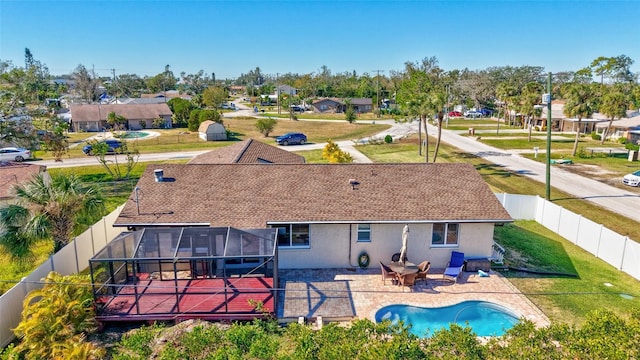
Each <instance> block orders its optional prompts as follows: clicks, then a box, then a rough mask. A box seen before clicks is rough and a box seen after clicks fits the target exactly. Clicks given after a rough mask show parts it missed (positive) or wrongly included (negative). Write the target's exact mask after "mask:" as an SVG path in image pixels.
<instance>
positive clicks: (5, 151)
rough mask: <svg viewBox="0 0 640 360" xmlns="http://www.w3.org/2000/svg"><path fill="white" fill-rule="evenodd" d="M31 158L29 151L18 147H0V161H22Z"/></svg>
mask: <svg viewBox="0 0 640 360" xmlns="http://www.w3.org/2000/svg"><path fill="white" fill-rule="evenodd" d="M30 158H31V151H30V150H27V149H23V148H18V147H6V148H2V149H0V161H17V162H20V161H24V160H25V159H30Z"/></svg>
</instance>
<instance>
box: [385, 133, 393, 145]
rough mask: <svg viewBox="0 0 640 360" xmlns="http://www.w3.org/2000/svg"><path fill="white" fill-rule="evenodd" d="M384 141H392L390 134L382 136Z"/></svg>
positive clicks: (389, 142) (388, 142)
mask: <svg viewBox="0 0 640 360" xmlns="http://www.w3.org/2000/svg"><path fill="white" fill-rule="evenodd" d="M384 142H385V143H387V144H391V143H392V142H393V138H392V137H391V135H387V136H385V137H384Z"/></svg>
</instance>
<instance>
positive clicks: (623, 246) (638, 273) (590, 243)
mask: <svg viewBox="0 0 640 360" xmlns="http://www.w3.org/2000/svg"><path fill="white" fill-rule="evenodd" d="M496 195H497V197H498V199H499V200H500V201H501V202H502V206H504V207H505V209H507V211H508V212H509V214H510V215H511V217H513V218H514V219H523V220H535V221H536V222H538V223H540V224H542V225H543V226H544V227H546V228H547V229H549V230H551V231H553V232H555V233H556V234H558V235H560V236H562V237H563V238H565V239H567V240H568V241H570V242H572V243H573V244H575V245H577V246H579V247H581V248H582V249H584V250H586V251H588V252H590V253H591V254H593V255H594V256H596V257H597V258H599V259H601V260H603V261H605V262H606V263H608V264H609V265H611V266H613V267H615V268H616V269H618V270H621V271H624V272H625V273H627V274H629V275H631V276H633V277H634V278H636V279H638V280H640V262H638V261H637V259H640V243H638V242H636V241H634V240H632V239H630V238H629V237H627V236H624V235H620V234H618V233H616V232H614V231H613V230H610V229H608V228H606V227H604V226H603V225H601V224H598V223H596V222H594V221H591V220H589V219H586V218H584V217H582V216H581V215H578V214H576V213H574V212H572V211H569V210H566V209H564V208H562V207H561V206H558V205H556V204H554V203H552V202H550V201H547V200H545V199H543V198H541V197H539V196H532V195H512V194H496Z"/></svg>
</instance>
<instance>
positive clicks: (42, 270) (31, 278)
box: [24, 258, 53, 292]
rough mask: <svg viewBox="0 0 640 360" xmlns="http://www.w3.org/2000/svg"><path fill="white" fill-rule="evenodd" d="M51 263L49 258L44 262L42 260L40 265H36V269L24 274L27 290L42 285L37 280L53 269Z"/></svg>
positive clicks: (38, 287)
mask: <svg viewBox="0 0 640 360" xmlns="http://www.w3.org/2000/svg"><path fill="white" fill-rule="evenodd" d="M52 265H53V264H52V263H51V258H49V259H48V260H47V261H46V262H44V263H43V264H42V265H40V266H38V268H37V269H35V270H34V271H33V272H31V274H29V275H27V276H25V278H24V279H25V282H26V288H27V292H29V291H31V290H35V289H40V288H41V287H42V285H41V284H39V282H40V281H41V280H42V279H44V278H46V277H47V275H48V274H49V273H50V272H51V271H52V270H53V267H52Z"/></svg>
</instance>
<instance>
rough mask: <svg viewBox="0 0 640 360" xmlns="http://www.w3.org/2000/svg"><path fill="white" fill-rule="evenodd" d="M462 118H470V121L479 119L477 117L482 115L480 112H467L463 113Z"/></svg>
mask: <svg viewBox="0 0 640 360" xmlns="http://www.w3.org/2000/svg"><path fill="white" fill-rule="evenodd" d="M464 117H466V118H472V119H474V118H479V117H482V113H481V112H480V111H475V110H469V111H465V113H464Z"/></svg>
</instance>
